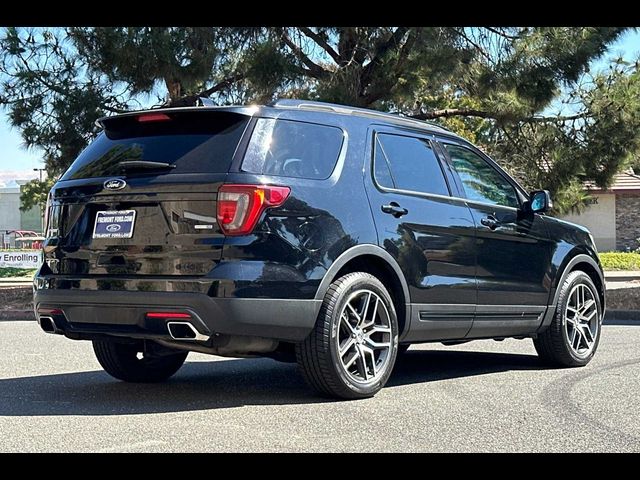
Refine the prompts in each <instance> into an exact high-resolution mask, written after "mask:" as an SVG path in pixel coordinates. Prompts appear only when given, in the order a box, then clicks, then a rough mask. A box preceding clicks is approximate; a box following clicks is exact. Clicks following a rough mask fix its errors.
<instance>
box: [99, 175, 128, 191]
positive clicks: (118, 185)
mask: <svg viewBox="0 0 640 480" xmlns="http://www.w3.org/2000/svg"><path fill="white" fill-rule="evenodd" d="M126 186H127V182H125V181H124V180H121V179H119V178H112V179H111V180H107V181H106V182H104V188H106V189H107V190H122V189H123V188H124V187H126Z"/></svg>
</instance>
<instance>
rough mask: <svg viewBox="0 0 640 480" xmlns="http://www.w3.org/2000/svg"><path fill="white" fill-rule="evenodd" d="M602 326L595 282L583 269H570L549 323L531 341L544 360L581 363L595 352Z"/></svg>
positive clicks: (570, 364)
mask: <svg viewBox="0 0 640 480" xmlns="http://www.w3.org/2000/svg"><path fill="white" fill-rule="evenodd" d="M601 326H602V306H601V304H600V297H599V296H598V290H597V289H596V286H595V285H594V283H593V281H592V280H591V278H590V277H589V276H588V275H587V274H586V273H584V272H582V271H575V272H571V273H570V274H569V275H568V276H567V278H566V280H565V281H564V283H563V284H562V286H561V290H560V295H559V297H558V304H557V305H556V311H555V314H554V317H553V321H552V322H551V325H550V326H549V328H548V329H547V330H545V331H544V332H542V333H541V334H540V335H539V336H538V338H537V339H535V340H534V341H533V344H534V345H535V347H536V351H537V352H538V355H539V356H540V358H541V359H542V360H543V361H544V362H545V363H547V364H550V365H553V366H557V367H582V366H584V365H586V364H587V363H589V362H590V361H591V359H592V358H593V356H594V355H595V353H596V350H597V348H598V343H599V342H600V332H601Z"/></svg>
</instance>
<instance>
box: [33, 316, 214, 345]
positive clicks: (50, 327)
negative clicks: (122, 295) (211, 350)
mask: <svg viewBox="0 0 640 480" xmlns="http://www.w3.org/2000/svg"><path fill="white" fill-rule="evenodd" d="M56 313H57V311H56ZM60 313H62V312H61V311H60ZM182 315H184V317H183V316H182ZM187 315H188V314H180V315H178V314H175V315H167V317H168V318H172V317H178V318H191V315H189V316H188V317H187ZM147 317H156V318H158V317H159V316H156V315H153V314H152V315H149V314H147ZM39 321H40V328H41V329H42V330H43V331H44V332H46V333H53V334H57V333H62V332H61V331H60V330H59V329H58V327H57V326H56V322H55V320H54V318H53V316H52V315H40V316H39ZM167 330H168V331H169V335H170V336H171V338H172V339H174V340H179V341H197V342H206V341H207V340H209V338H210V336H209V335H205V334H203V333H200V332H199V331H198V329H197V328H196V327H194V326H193V324H192V323H191V322H188V321H183V320H169V321H168V322H167Z"/></svg>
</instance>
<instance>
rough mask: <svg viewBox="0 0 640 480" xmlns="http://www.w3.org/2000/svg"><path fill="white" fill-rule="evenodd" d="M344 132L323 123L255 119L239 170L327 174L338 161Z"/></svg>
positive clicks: (301, 175)
mask: <svg viewBox="0 0 640 480" xmlns="http://www.w3.org/2000/svg"><path fill="white" fill-rule="evenodd" d="M343 139H344V135H343V134H342V130H340V129H339V128H336V127H330V126H327V125H317V124H314V123H304V122H295V121H291V120H275V119H272V118H260V119H258V121H257V123H256V126H255V129H254V130H253V134H252V135H251V140H250V141H249V145H248V147H247V153H246V154H245V156H244V161H243V162H242V171H244V172H249V173H257V174H264V175H276V176H283V177H297V178H312V179H324V178H328V177H329V176H330V175H331V172H332V171H333V168H334V167H335V165H336V162H337V161H338V155H339V154H340V149H341V148H342V141H343Z"/></svg>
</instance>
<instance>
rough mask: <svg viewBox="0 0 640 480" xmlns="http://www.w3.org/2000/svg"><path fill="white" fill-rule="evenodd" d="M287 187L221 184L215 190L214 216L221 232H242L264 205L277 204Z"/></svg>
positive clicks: (256, 219)
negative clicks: (215, 211)
mask: <svg viewBox="0 0 640 480" xmlns="http://www.w3.org/2000/svg"><path fill="white" fill-rule="evenodd" d="M290 192H291V189H290V188H289V187H274V186H271V185H222V186H221V187H220V189H219V190H218V203H217V218H218V224H219V225H220V228H221V229H222V231H223V233H224V234H225V235H246V234H248V233H251V231H252V230H253V228H254V227H255V226H256V223H257V222H258V219H259V218H260V215H262V212H264V211H265V210H266V209H267V208H268V207H279V206H280V205H282V204H283V203H284V201H285V200H286V199H287V197H288V196H289V193H290Z"/></svg>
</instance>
